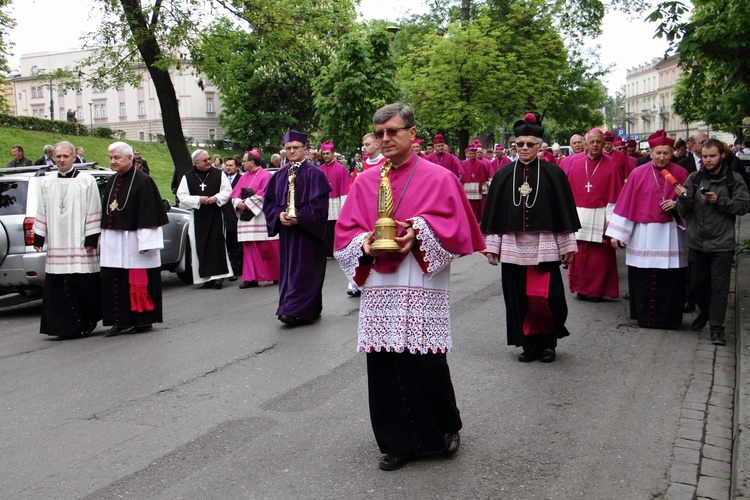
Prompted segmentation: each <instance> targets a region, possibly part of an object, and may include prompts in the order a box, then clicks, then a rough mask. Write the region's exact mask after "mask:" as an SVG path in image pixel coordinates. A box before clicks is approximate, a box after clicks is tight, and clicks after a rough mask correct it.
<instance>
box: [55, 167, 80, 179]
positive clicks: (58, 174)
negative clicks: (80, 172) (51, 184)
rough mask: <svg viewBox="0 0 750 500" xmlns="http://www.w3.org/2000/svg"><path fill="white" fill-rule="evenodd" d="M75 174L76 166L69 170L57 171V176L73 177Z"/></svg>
mask: <svg viewBox="0 0 750 500" xmlns="http://www.w3.org/2000/svg"><path fill="white" fill-rule="evenodd" d="M75 174H76V168H75V167H73V168H71V169H70V170H68V171H67V172H57V176H58V177H61V178H63V179H70V178H71V177H75Z"/></svg>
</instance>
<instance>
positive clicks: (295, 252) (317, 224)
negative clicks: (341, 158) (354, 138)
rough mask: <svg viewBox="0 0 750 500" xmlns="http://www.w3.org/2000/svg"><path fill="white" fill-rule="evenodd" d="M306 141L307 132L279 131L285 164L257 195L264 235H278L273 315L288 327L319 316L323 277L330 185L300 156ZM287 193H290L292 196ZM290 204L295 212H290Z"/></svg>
mask: <svg viewBox="0 0 750 500" xmlns="http://www.w3.org/2000/svg"><path fill="white" fill-rule="evenodd" d="M306 144H307V134H303V133H301V132H296V131H290V132H287V133H286V134H285V135H284V149H286V152H287V159H288V160H289V163H288V164H287V166H285V167H282V168H281V170H279V171H278V172H276V174H274V176H273V177H271V179H270V180H269V181H268V185H267V186H266V190H265V195H266V196H265V198H264V199H263V214H264V215H265V216H266V224H267V229H268V235H269V236H275V235H279V307H278V309H277V310H276V315H277V316H278V318H279V321H281V322H282V323H284V324H286V325H288V326H291V327H295V326H300V325H304V324H308V323H311V322H313V321H315V320H316V319H317V318H319V317H320V313H321V311H322V310H323V281H324V280H325V276H326V246H325V238H326V221H328V193H329V192H330V191H331V185H330V184H329V183H328V179H326V176H325V174H323V172H321V171H320V169H318V168H316V167H315V166H314V165H312V164H311V163H310V162H309V161H307V160H306V159H305V145H306ZM292 186H294V188H293V189H291V187H292ZM290 193H293V194H294V199H293V200H290V197H289V194H290ZM290 201H291V203H290ZM291 208H294V209H295V212H292V213H290V211H289V210H290V209H291Z"/></svg>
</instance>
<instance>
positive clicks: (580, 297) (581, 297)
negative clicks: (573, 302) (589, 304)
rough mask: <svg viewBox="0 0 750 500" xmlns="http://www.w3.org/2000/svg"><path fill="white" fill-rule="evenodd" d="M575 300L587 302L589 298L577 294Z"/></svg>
mask: <svg viewBox="0 0 750 500" xmlns="http://www.w3.org/2000/svg"><path fill="white" fill-rule="evenodd" d="M576 298H577V299H578V300H583V301H586V300H589V298H588V297H587V296H585V295H584V294H582V293H577V294H576Z"/></svg>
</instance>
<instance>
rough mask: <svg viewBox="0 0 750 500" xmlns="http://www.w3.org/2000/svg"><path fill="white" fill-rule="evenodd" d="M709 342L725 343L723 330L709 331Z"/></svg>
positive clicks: (715, 343)
mask: <svg viewBox="0 0 750 500" xmlns="http://www.w3.org/2000/svg"><path fill="white" fill-rule="evenodd" d="M711 343H712V344H713V345H727V340H726V339H725V338H724V332H711Z"/></svg>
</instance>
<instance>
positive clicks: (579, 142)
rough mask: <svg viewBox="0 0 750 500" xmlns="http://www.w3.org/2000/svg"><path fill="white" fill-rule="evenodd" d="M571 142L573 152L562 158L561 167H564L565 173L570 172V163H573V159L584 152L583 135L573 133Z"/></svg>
mask: <svg viewBox="0 0 750 500" xmlns="http://www.w3.org/2000/svg"><path fill="white" fill-rule="evenodd" d="M569 144H570V149H571V153H570V154H569V155H568V156H566V157H565V158H563V159H562V160H560V168H561V169H563V172H565V173H567V172H568V169H569V168H570V165H571V164H572V163H573V160H574V159H575V158H576V157H577V155H581V154H582V153H583V152H584V143H583V136H582V135H580V134H574V135H572V136H571V137H570V143H569Z"/></svg>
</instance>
